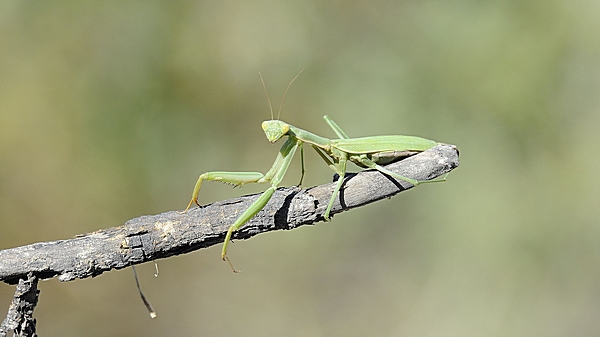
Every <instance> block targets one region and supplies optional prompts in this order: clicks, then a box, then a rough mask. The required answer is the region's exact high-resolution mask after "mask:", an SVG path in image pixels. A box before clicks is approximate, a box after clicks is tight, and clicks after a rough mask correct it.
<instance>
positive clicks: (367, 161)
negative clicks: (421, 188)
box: [356, 156, 447, 186]
mask: <svg viewBox="0 0 600 337" xmlns="http://www.w3.org/2000/svg"><path fill="white" fill-rule="evenodd" d="M356 159H357V160H358V161H359V162H360V163H361V164H363V165H365V166H366V167H368V168H370V169H375V170H377V171H379V172H381V173H384V174H387V175H389V176H392V177H394V178H396V179H400V180H404V181H406V182H407V183H409V184H412V185H413V186H417V185H419V184H425V183H437V182H444V181H446V176H447V174H446V175H444V177H443V178H441V179H436V180H416V179H412V178H409V177H405V176H403V175H400V174H398V173H395V172H392V171H390V170H388V169H386V168H385V167H383V166H380V165H378V164H377V163H375V162H374V161H372V160H370V159H368V158H366V157H362V156H361V157H357V158H356Z"/></svg>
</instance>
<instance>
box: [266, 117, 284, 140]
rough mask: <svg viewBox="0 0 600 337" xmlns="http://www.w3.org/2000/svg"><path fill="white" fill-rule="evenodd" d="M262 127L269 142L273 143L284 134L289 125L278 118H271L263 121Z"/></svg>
mask: <svg viewBox="0 0 600 337" xmlns="http://www.w3.org/2000/svg"><path fill="white" fill-rule="evenodd" d="M262 128H263V130H264V131H265V135H267V139H268V140H269V141H270V142H271V143H275V142H276V141H277V140H279V138H281V137H283V136H285V135H286V134H287V133H288V132H289V131H290V125H289V124H287V123H285V122H282V121H280V120H276V119H272V120H269V121H264V122H263V123H262Z"/></svg>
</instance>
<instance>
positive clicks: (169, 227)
mask: <svg viewBox="0 0 600 337" xmlns="http://www.w3.org/2000/svg"><path fill="white" fill-rule="evenodd" d="M457 166H458V151H457V149H456V147H454V146H451V145H438V146H436V147H434V148H432V149H429V150H427V151H425V152H422V153H420V154H418V155H415V156H412V157H409V158H407V159H404V160H402V161H399V162H396V163H393V164H390V165H388V166H387V168H388V169H389V170H391V171H393V172H397V173H399V174H401V175H404V176H407V177H411V178H413V179H417V180H428V179H433V178H435V177H439V176H441V175H443V174H446V173H448V172H450V171H451V170H453V169H454V168H456V167H457ZM411 187H412V185H411V184H409V183H407V182H405V181H397V180H395V179H393V178H391V177H389V176H386V175H384V174H381V173H379V172H378V171H373V170H368V171H362V172H360V173H357V174H348V175H347V176H346V181H345V182H344V185H343V188H342V190H341V191H340V194H339V197H338V199H337V200H336V202H335V203H334V205H333V208H332V210H331V214H332V215H333V214H336V213H340V212H343V211H345V210H349V209H352V208H355V207H359V206H362V205H366V204H368V203H371V202H374V201H377V200H381V199H384V198H388V197H391V196H393V195H395V194H397V193H399V192H402V191H404V190H407V189H409V188H411ZM333 188H334V184H333V183H329V184H324V185H319V186H315V187H311V188H306V189H301V188H298V187H288V188H280V189H278V190H277V191H276V192H275V193H274V195H273V197H272V198H271V200H270V201H269V203H268V204H267V205H266V206H265V208H264V209H263V210H261V211H260V212H259V213H258V214H257V215H256V216H255V217H254V218H253V219H252V220H250V221H249V222H248V223H246V225H245V226H244V227H242V228H241V229H240V230H238V231H237V232H235V233H234V236H233V238H234V239H237V240H240V239H248V238H250V237H252V236H254V235H256V234H259V233H263V232H268V231H273V230H282V229H284V230H289V229H294V228H296V227H298V226H302V225H306V224H314V223H317V222H320V221H323V213H324V212H325V209H326V207H327V203H328V202H329V199H330V198H331V193H332V191H333ZM257 197H258V194H254V195H247V196H242V197H239V198H235V199H230V200H225V201H219V202H215V203H213V204H210V205H206V206H204V207H203V208H194V209H191V210H190V211H188V212H187V213H185V214H179V213H177V212H176V211H169V212H165V213H161V214H157V215H147V216H141V217H138V218H135V219H131V220H129V221H127V222H126V223H125V224H124V225H122V226H119V227H113V228H108V229H102V230H98V231H96V232H93V233H88V234H84V235H79V236H77V237H75V238H72V239H67V240H59V241H51V242H40V243H35V244H31V245H27V246H22V247H17V248H11V249H5V250H1V251H0V281H3V282H6V283H9V284H15V283H18V282H19V280H22V279H25V280H26V279H27V277H28V275H34V276H36V277H37V278H39V279H47V278H52V277H58V279H59V280H60V281H63V282H64V281H72V280H75V279H78V278H86V277H90V276H92V277H94V276H97V275H100V274H102V273H104V272H106V271H109V270H112V269H122V268H126V267H129V266H132V265H135V264H140V263H144V262H148V261H152V260H157V259H162V258H166V257H169V256H173V255H179V254H185V253H188V252H191V251H195V250H198V249H201V248H205V247H209V246H212V245H216V244H219V243H221V242H223V240H224V238H225V233H226V232H227V229H228V228H229V226H230V225H231V224H232V223H233V222H234V220H235V219H236V218H237V216H238V215H239V214H241V212H243V211H244V210H245V209H246V208H248V206H249V205H250V204H251V203H252V202H253V201H254V200H256V198H257Z"/></svg>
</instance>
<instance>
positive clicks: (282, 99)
mask: <svg viewBox="0 0 600 337" xmlns="http://www.w3.org/2000/svg"><path fill="white" fill-rule="evenodd" d="M303 71H304V68H302V69H300V71H299V72H298V74H296V76H294V78H292V80H291V81H290V84H288V86H287V88H285V91H284V92H283V97H282V98H281V104H280V105H279V111H277V119H279V116H281V108H283V102H284V101H285V95H287V92H288V90H289V89H290V87H291V86H292V83H294V81H295V80H296V79H297V78H298V76H300V74H302V72H303ZM258 77H260V82H261V83H262V85H263V89H265V95H267V102H269V110H271V119H273V106H272V105H271V99H270V98H269V92H268V91H267V86H266V85H265V81H264V80H263V77H262V74H261V73H260V71H259V72H258Z"/></svg>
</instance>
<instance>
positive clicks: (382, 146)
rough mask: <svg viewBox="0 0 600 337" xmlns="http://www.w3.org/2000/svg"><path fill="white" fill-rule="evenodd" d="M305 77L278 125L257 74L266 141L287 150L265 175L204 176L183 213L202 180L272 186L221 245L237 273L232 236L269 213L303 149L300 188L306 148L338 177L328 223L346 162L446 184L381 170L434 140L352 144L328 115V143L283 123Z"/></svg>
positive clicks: (370, 140) (396, 139)
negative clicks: (266, 112) (265, 106)
mask: <svg viewBox="0 0 600 337" xmlns="http://www.w3.org/2000/svg"><path fill="white" fill-rule="evenodd" d="M301 72H302V71H300V72H299V73H298V74H297V75H296V77H294V78H293V79H292V81H290V83H289V84H288V86H287V88H286V90H285V92H284V94H283V98H282V101H281V105H280V107H279V113H278V115H277V119H273V108H272V106H271V100H270V99H269V94H268V92H267V89H266V86H265V83H264V80H263V79H262V75H260V73H259V76H260V80H261V82H262V84H263V88H264V89H265V93H266V95H267V100H268V102H269V108H270V110H271V120H267V121H264V122H263V123H262V129H263V131H264V132H265V135H266V136H267V139H268V140H269V142H271V143H275V142H276V141H277V140H279V139H280V138H282V137H285V136H287V140H286V141H285V142H284V143H283V146H282V147H281V149H280V150H279V154H278V155H277V158H276V159H275V162H274V163H273V166H272V167H271V168H270V169H269V170H268V171H267V172H266V173H265V174H262V173H260V172H225V171H214V172H206V173H203V174H201V175H200V177H199V178H198V181H197V182H196V185H195V187H194V191H193V192H192V199H191V200H190V202H189V204H188V206H187V207H186V209H185V210H184V211H183V212H182V213H185V212H187V211H188V210H189V209H190V207H191V206H192V204H194V203H195V204H196V205H198V206H199V207H202V206H200V204H199V203H198V194H199V193H200V188H201V187H202V182H203V181H204V180H212V181H220V182H224V183H228V184H232V185H235V186H243V185H245V184H249V183H270V184H271V186H270V187H269V188H267V190H266V191H264V192H263V193H262V194H261V195H260V197H259V198H258V199H256V201H254V203H253V204H252V205H250V207H248V209H246V211H244V212H243V213H242V214H241V215H240V216H239V217H238V218H237V220H235V222H234V223H233V224H232V225H231V226H230V227H229V230H228V231H227V235H226V236H225V241H224V243H223V249H222V251H221V258H222V259H223V261H227V263H229V266H230V267H231V269H232V270H233V271H234V272H237V270H235V269H234V268H233V265H232V264H231V261H230V260H229V258H228V257H227V247H228V245H229V242H230V241H231V236H232V234H233V232H235V231H236V230H238V229H239V228H240V227H242V226H243V225H244V224H245V223H246V222H247V221H249V220H250V219H252V217H254V215H256V214H257V213H258V212H259V211H260V210H261V209H263V208H264V207H265V205H266V204H267V202H268V201H269V200H270V199H271V196H272V195H273V193H274V192H275V190H276V189H277V187H279V184H280V183H281V180H282V179H283V177H284V176H285V174H286V172H287V170H288V167H289V166H290V163H291V161H292V159H293V158H294V155H295V154H296V151H297V150H298V149H300V160H301V166H302V174H301V177H300V183H299V184H298V186H299V185H300V184H302V180H303V178H304V172H305V170H304V150H303V145H304V144H305V143H306V144H309V145H310V146H311V147H312V148H313V149H315V151H316V152H317V153H318V154H319V156H320V157H321V158H322V159H323V161H325V163H326V164H327V165H328V166H329V167H330V168H331V169H332V170H333V171H334V172H335V173H337V174H338V175H339V179H338V180H337V183H336V185H335V188H334V190H333V194H332V196H331V199H330V200H329V204H328V205H327V209H326V210H325V213H324V216H323V217H324V219H325V220H326V221H329V216H330V212H331V208H332V206H333V204H334V202H335V199H336V197H337V195H338V194H339V192H340V189H341V187H342V184H343V182H344V176H345V174H346V164H347V163H348V161H350V162H353V163H354V164H356V165H358V166H359V167H361V168H364V169H375V170H377V171H379V172H381V173H383V174H386V175H388V176H391V177H393V178H396V179H400V180H403V181H406V182H408V183H410V184H412V185H414V186H417V185H419V184H421V183H426V182H427V183H428V182H438V181H445V178H446V177H445V176H444V177H443V178H442V179H440V180H424V181H418V180H415V179H412V178H408V177H405V176H402V175H399V174H397V173H394V172H392V171H390V170H388V169H386V168H385V167H382V166H381V165H386V164H389V163H392V162H395V161H398V160H400V159H403V158H406V157H408V156H411V155H414V154H417V153H419V152H423V151H425V150H428V149H430V148H432V147H434V146H436V145H438V143H437V142H435V141H433V140H429V139H425V138H421V137H415V136H371V137H360V138H350V137H348V135H346V133H345V132H344V131H343V130H342V129H341V128H340V127H339V126H338V125H337V124H336V123H335V122H334V121H333V120H332V119H331V118H330V117H329V116H327V115H325V116H324V117H323V118H324V119H325V122H326V123H327V124H328V125H329V127H331V129H332V130H333V132H334V133H335V134H336V135H337V136H338V138H337V139H328V138H325V137H321V136H318V135H316V134H314V133H312V132H309V131H306V130H303V129H300V128H298V127H295V126H293V125H290V124H288V123H285V122H283V121H281V120H279V114H280V113H281V106H282V105H283V100H284V99H285V95H286V94H287V90H288V89H289V88H290V86H291V84H292V83H293V82H294V81H295V80H296V78H297V77H298V76H299V75H300V73H301Z"/></svg>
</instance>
